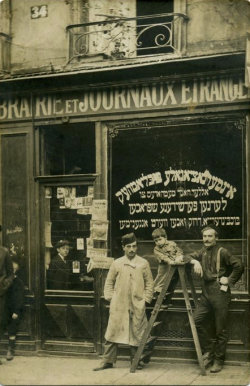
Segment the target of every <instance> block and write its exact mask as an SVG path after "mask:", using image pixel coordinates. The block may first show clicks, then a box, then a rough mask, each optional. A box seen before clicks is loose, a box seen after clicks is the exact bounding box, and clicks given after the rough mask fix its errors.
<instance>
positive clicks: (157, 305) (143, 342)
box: [130, 266, 177, 373]
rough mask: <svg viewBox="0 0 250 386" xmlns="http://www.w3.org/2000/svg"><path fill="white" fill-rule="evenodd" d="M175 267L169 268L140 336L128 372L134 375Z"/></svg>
mask: <svg viewBox="0 0 250 386" xmlns="http://www.w3.org/2000/svg"><path fill="white" fill-rule="evenodd" d="M176 268H177V267H176V266H170V269H169V274H168V276H167V279H166V281H165V283H164V285H163V287H162V290H161V293H160V295H159V296H158V299H157V301H156V303H155V307H154V309H153V311H152V314H151V317H150V319H149V322H148V325H147V328H146V330H145V331H144V334H143V336H142V340H141V343H140V346H139V347H138V349H137V351H136V354H135V357H134V360H133V362H132V364H131V367H130V372H131V373H134V372H135V370H136V368H137V365H138V363H139V361H140V358H141V355H142V352H143V350H144V347H145V346H146V343H147V340H148V337H149V335H150V332H151V330H152V328H153V325H154V322H155V319H156V318H157V315H158V313H159V310H160V308H161V304H162V302H163V299H164V297H165V294H166V292H167V289H168V286H169V284H170V282H171V279H172V277H173V275H174V273H175V271H176Z"/></svg>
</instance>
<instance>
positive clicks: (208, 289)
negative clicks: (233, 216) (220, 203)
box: [185, 225, 244, 373]
mask: <svg viewBox="0 0 250 386" xmlns="http://www.w3.org/2000/svg"><path fill="white" fill-rule="evenodd" d="M202 235H203V244H204V246H203V248H202V249H201V250H199V251H197V252H194V253H191V254H189V255H188V256H186V257H185V261H189V262H190V263H191V264H193V265H194V272H195V273H196V274H198V275H201V276H203V286H202V294H201V297H200V301H199V304H198V307H197V308H196V309H195V311H194V320H195V324H196V328H197V332H198V335H199V339H200V344H201V348H202V350H203V353H204V355H203V358H204V360H206V359H207V360H209V361H213V360H214V363H213V367H212V368H211V370H210V372H212V373H218V372H220V371H221V369H222V365H223V363H224V360H225V354H226V345H227V327H228V310H229V304H230V301H231V291H230V287H231V286H232V285H233V284H235V283H236V282H237V281H238V280H239V279H240V277H241V275H242V273H243V272H244V267H243V265H242V262H241V261H240V260H239V259H238V258H236V257H234V256H232V255H231V254H230V252H229V251H228V250H227V249H226V248H221V247H220V246H219V245H218V244H217V240H218V229H217V228H216V227H215V226H214V225H209V226H207V227H205V228H203V230H202ZM209 317H214V322H215V344H213V341H212V337H211V336H210V334H209V332H208V331H207V329H206V328H205V325H204V322H205V320H206V319H207V318H209Z"/></svg>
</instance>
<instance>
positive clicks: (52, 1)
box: [2, 0, 250, 73]
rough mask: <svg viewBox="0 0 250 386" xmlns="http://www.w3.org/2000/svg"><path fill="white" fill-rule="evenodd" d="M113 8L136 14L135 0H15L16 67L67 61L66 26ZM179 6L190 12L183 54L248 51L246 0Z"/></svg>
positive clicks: (185, 1) (189, 1) (182, 1)
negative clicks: (34, 9) (44, 9)
mask: <svg viewBox="0 0 250 386" xmlns="http://www.w3.org/2000/svg"><path fill="white" fill-rule="evenodd" d="M4 1H9V0H4ZM148 1H150V0H148ZM156 4H157V3H156ZM178 4H179V6H178V7H177V5H178ZM36 5H38V6H41V5H47V6H48V17H44V18H43V17H41V18H37V19H32V18H31V6H36ZM100 5H101V6H100ZM89 7H90V8H89ZM111 8H113V9H114V10H115V13H116V14H119V13H120V14H123V15H125V16H133V14H134V13H135V0H125V1H124V0H123V1H121V0H99V2H98V1H97V0H88V1H87V0H32V1H30V0H12V1H11V19H10V20H11V23H10V25H11V36H12V41H11V44H10V46H11V70H12V72H13V73H15V72H22V71H24V72H32V71H33V72H38V71H42V70H45V71H50V70H53V68H55V69H58V68H62V67H63V66H64V65H65V64H66V63H67V60H68V40H67V32H66V26H67V25H69V24H75V23H80V22H84V21H86V20H87V19H88V18H90V21H93V20H92V18H93V15H95V14H96V13H104V14H105V13H110V9H111ZM179 8H180V9H179ZM178 10H179V12H180V11H182V12H184V11H185V12H186V14H187V15H188V17H189V20H188V21H187V22H186V21H184V24H183V26H184V29H183V40H185V41H186V47H187V50H186V52H185V50H184V52H183V55H184V56H186V55H188V56H190V57H192V56H197V55H210V54H217V53H223V52H233V51H239V50H245V42H246V39H245V34H246V30H247V29H250V3H249V2H248V1H247V0H209V1H207V0H175V11H178ZM113 12H114V11H113ZM3 17H4V15H2V18H3ZM99 19H100V18H99ZM185 30H186V37H185ZM94 43H96V42H94ZM92 46H93V42H92ZM125 46H126V48H127V50H128V51H133V41H132V40H130V39H127V37H126V39H125ZM131 47H132V48H131ZM92 48H93V47H92ZM92 51H93V50H92ZM93 53H94V52H93ZM90 62H91V60H88V63H90Z"/></svg>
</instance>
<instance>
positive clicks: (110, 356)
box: [103, 341, 138, 363]
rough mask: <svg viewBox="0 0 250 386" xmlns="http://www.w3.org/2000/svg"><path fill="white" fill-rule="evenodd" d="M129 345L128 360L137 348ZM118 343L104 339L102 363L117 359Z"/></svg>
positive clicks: (113, 361) (132, 357)
mask: <svg viewBox="0 0 250 386" xmlns="http://www.w3.org/2000/svg"><path fill="white" fill-rule="evenodd" d="M129 347H130V360H131V362H132V360H133V359H134V356H135V354H136V351H137V348H138V347H136V346H129ZM117 350H118V343H114V342H109V341H106V342H105V343H104V354H103V363H116V359H117Z"/></svg>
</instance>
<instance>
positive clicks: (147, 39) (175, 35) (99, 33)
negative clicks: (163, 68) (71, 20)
mask: <svg viewBox="0 0 250 386" xmlns="http://www.w3.org/2000/svg"><path fill="white" fill-rule="evenodd" d="M91 4H92V6H91ZM187 19H188V18H187V16H186V14H184V13H179V12H178V13H177V12H174V1H173V0H156V1H153V2H152V1H146V0H137V1H136V2H135V1H130V2H129V3H126V2H121V1H117V2H112V1H111V2H105V1H104V2H102V3H101V4H100V2H99V3H98V4H95V3H94V2H93V1H92V2H91V3H90V6H89V8H88V15H87V17H86V20H88V21H87V22H85V23H81V24H72V25H69V26H68V27H67V32H68V34H69V59H68V64H74V63H79V62H80V63H86V62H89V63H91V62H100V61H105V60H129V59H131V60H133V59H136V58H138V57H140V58H142V57H145V56H147V57H150V56H154V57H155V56H156V55H170V57H173V56H180V55H181V53H182V50H183V47H182V34H183V33H182V27H183V23H185V22H186V20H187Z"/></svg>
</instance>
